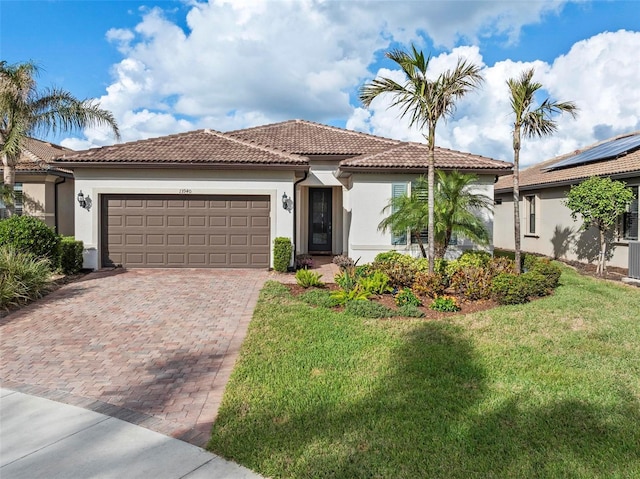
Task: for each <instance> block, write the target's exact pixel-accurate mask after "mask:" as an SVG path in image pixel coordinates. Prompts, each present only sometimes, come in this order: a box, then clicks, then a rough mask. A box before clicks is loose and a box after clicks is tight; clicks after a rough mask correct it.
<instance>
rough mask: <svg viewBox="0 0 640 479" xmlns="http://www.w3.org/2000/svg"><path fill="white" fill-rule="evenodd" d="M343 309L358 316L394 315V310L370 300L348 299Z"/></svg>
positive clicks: (383, 316) (379, 316) (387, 316)
mask: <svg viewBox="0 0 640 479" xmlns="http://www.w3.org/2000/svg"><path fill="white" fill-rule="evenodd" d="M344 310H345V311H346V312H347V313H349V314H352V315H354V316H358V317H359V318H391V317H393V316H395V315H396V312H395V311H394V310H392V309H389V308H387V307H386V306H384V305H382V304H378V303H374V302H371V301H349V302H347V304H346V305H345V308H344Z"/></svg>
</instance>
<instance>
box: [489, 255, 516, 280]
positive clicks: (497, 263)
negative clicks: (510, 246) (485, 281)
mask: <svg viewBox="0 0 640 479" xmlns="http://www.w3.org/2000/svg"><path fill="white" fill-rule="evenodd" d="M489 270H490V271H491V275H492V276H494V277H495V276H498V275H499V274H500V273H511V274H515V272H516V262H515V261H514V260H513V259H510V258H507V257H505V256H494V257H493V258H491V261H489Z"/></svg>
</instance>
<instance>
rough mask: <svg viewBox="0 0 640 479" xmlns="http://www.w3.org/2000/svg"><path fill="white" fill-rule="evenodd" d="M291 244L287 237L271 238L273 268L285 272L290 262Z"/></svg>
mask: <svg viewBox="0 0 640 479" xmlns="http://www.w3.org/2000/svg"><path fill="white" fill-rule="evenodd" d="M292 251H293V246H292V245H291V240H290V239H289V238H283V237H278V238H276V239H274V240H273V269H275V270H276V271H278V272H280V273H286V271H287V268H288V267H289V264H290V263H291V252H292Z"/></svg>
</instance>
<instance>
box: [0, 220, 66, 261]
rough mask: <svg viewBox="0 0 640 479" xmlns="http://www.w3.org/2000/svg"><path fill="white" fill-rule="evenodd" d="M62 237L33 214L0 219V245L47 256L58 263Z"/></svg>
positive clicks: (38, 256)
mask: <svg viewBox="0 0 640 479" xmlns="http://www.w3.org/2000/svg"><path fill="white" fill-rule="evenodd" d="M59 245H60V237H59V236H58V235H57V234H56V233H55V232H54V231H53V229H51V228H49V227H48V226H47V225H46V224H45V222H44V221H42V220H39V219H37V218H34V217H32V216H12V217H10V218H7V219H5V220H2V221H0V246H11V247H13V248H14V249H16V250H17V251H21V252H23V253H30V254H32V255H34V256H35V257H37V258H46V259H48V260H49V261H50V262H51V264H52V265H57V264H58V255H59Z"/></svg>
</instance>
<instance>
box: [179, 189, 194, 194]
mask: <svg viewBox="0 0 640 479" xmlns="http://www.w3.org/2000/svg"><path fill="white" fill-rule="evenodd" d="M178 193H179V194H181V195H189V194H191V193H193V190H190V189H188V188H183V189H181V190H178Z"/></svg>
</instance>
